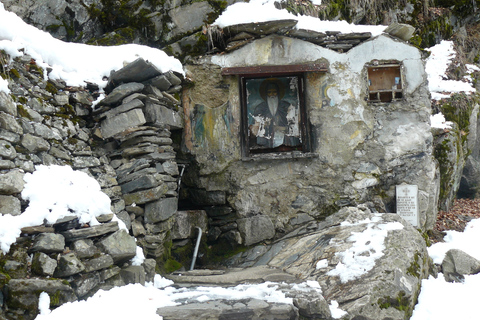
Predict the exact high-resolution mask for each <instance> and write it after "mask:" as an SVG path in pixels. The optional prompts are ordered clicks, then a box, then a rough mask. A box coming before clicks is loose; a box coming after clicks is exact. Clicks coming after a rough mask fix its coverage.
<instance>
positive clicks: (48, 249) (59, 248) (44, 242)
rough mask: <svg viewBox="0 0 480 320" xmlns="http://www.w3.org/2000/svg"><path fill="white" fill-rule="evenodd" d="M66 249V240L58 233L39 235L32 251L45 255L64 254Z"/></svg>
mask: <svg viewBox="0 0 480 320" xmlns="http://www.w3.org/2000/svg"><path fill="white" fill-rule="evenodd" d="M64 249H65V238H64V237H63V236H62V235H61V234H57V233H42V234H39V235H38V236H37V237H36V238H35V240H34V242H33V246H32V249H31V250H32V251H34V252H36V251H40V252H45V253H55V252H63V250H64Z"/></svg>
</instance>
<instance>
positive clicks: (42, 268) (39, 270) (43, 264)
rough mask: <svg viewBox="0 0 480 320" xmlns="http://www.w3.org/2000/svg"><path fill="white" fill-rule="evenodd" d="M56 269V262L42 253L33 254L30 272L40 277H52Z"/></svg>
mask: <svg viewBox="0 0 480 320" xmlns="http://www.w3.org/2000/svg"><path fill="white" fill-rule="evenodd" d="M56 268H57V260H55V259H52V258H50V257H49V256H48V255H47V254H45V253H43V252H35V254H34V255H33V260H32V271H33V272H34V273H36V274H38V275H40V276H46V277H48V276H50V277H51V276H53V273H54V272H55V269H56Z"/></svg>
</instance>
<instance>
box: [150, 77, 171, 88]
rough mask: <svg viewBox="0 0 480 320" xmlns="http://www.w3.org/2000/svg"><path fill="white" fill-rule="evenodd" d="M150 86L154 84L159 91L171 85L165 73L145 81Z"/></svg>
mask: <svg viewBox="0 0 480 320" xmlns="http://www.w3.org/2000/svg"><path fill="white" fill-rule="evenodd" d="M147 83H148V84H149V85H150V86H154V87H156V88H158V90H160V91H167V90H168V88H170V86H171V85H172V84H171V83H170V81H168V78H167V77H166V76H165V75H163V74H162V75H159V76H157V77H155V78H153V79H150V80H149V81H148V82H147Z"/></svg>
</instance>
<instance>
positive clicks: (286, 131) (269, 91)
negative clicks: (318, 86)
mask: <svg viewBox="0 0 480 320" xmlns="http://www.w3.org/2000/svg"><path fill="white" fill-rule="evenodd" d="M246 99H247V101H246V105H247V115H248V136H249V148H250V150H251V151H254V150H262V149H278V150H279V151H282V150H283V149H288V150H292V149H293V150H295V149H297V148H296V147H300V146H301V144H302V141H301V132H300V99H299V90H298V77H297V76H292V77H278V78H252V79H246ZM283 147H286V148H283Z"/></svg>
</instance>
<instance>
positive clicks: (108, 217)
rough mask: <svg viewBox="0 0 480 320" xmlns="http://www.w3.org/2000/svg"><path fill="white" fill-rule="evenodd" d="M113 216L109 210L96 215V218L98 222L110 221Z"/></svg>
mask: <svg viewBox="0 0 480 320" xmlns="http://www.w3.org/2000/svg"><path fill="white" fill-rule="evenodd" d="M114 216H115V214H114V213H113V212H111V213H104V214H101V215H98V216H97V217H96V218H97V221H98V222H100V223H106V222H111V221H112V219H113V217H114Z"/></svg>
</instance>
